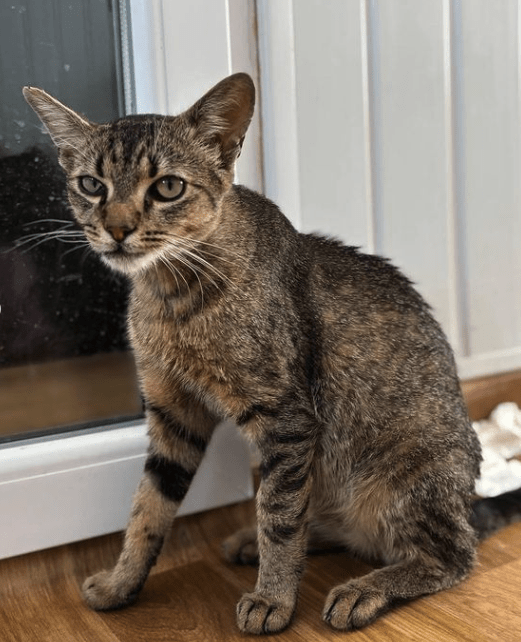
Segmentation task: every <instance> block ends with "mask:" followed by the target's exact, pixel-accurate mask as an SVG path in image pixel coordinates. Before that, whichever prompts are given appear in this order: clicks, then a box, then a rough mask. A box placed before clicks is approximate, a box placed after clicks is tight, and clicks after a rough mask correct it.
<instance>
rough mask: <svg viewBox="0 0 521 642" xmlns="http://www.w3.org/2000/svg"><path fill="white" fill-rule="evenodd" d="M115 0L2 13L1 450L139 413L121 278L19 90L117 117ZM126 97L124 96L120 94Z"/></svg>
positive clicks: (30, 3)
mask: <svg viewBox="0 0 521 642" xmlns="http://www.w3.org/2000/svg"><path fill="white" fill-rule="evenodd" d="M119 17H120V13H119V3H118V2H117V0H68V1H67V2H62V1H61V0H47V2H41V1H40V0H10V2H3V3H1V6H0V95H1V96H2V100H1V102H0V443H1V442H2V441H4V442H5V441H11V440H13V439H18V438H21V437H27V436H33V435H34V434H35V433H37V434H38V433H41V432H57V431H60V430H63V429H65V428H66V429H67V430H70V429H71V427H72V428H79V427H84V426H85V425H88V424H99V423H101V422H103V424H104V425H105V426H106V425H107V424H108V423H110V422H111V421H116V420H121V419H122V418H129V417H135V416H138V415H139V414H140V413H141V403H140V398H139V393H138V389H137V385H136V378H135V372H134V366H133V361H132V357H131V355H130V353H129V352H128V348H127V340H126V335H125V308H126V296H127V291H126V284H125V281H124V280H123V279H122V278H120V277H119V276H117V275H116V274H114V273H111V272H109V271H108V270H107V269H106V268H105V267H104V266H102V265H101V264H100V262H99V260H98V259H97V257H96V256H95V255H94V254H93V253H92V252H91V251H90V250H89V248H88V246H87V244H86V242H85V241H84V239H83V237H82V235H81V233H80V232H79V228H78V227H77V226H76V225H75V224H74V222H73V220H72V216H71V214H70V212H69V209H68V206H67V200H66V195H65V180H64V175H63V172H62V170H61V168H60V167H59V165H58V163H57V160H56V157H57V155H56V152H55V150H54V148H53V145H52V143H51V140H50V137H49V136H48V135H47V134H46V133H45V131H44V130H43V128H42V127H41V124H40V122H39V121H38V119H37V118H36V116H35V114H34V113H33V112H32V110H31V109H30V108H29V106H28V105H27V104H26V103H25V100H24V99H23V96H22V87H23V86H24V85H34V86H37V87H41V88H43V89H45V90H46V91H48V92H49V93H50V94H52V95H53V96H55V97H56V98H58V99H59V100H61V101H62V102H64V103H65V104H67V105H69V106H71V107H72V108H73V109H75V110H77V111H79V112H81V113H84V114H86V115H87V116H88V118H90V119H92V120H94V121H97V122H103V121H107V120H110V119H114V118H117V117H118V116H122V115H123V114H124V102H125V100H124V96H125V89H126V91H127V97H128V95H129V90H130V91H131V88H129V87H128V82H127V87H124V86H123V81H122V76H123V74H122V73H121V68H122V57H121V53H120V51H121V46H120V42H121V40H120V28H121V25H120V18H119ZM127 102H128V98H127Z"/></svg>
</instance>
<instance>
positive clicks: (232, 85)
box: [185, 73, 255, 169]
mask: <svg viewBox="0 0 521 642" xmlns="http://www.w3.org/2000/svg"><path fill="white" fill-rule="evenodd" d="M254 106H255V85H254V84H253V80H252V79H251V78H250V76H248V74H244V73H238V74H233V75H232V76H228V78H225V79H224V80H221V82H220V83H218V84H217V85H215V87H213V88H212V89H210V91H209V92H207V93H206V94H205V95H204V96H203V97H202V98H201V99H200V100H198V101H197V102H196V103H195V105H194V106H193V107H192V108H191V109H189V110H188V111H187V112H185V115H186V116H187V117H188V118H189V119H190V120H191V121H192V122H193V123H194V124H195V125H196V128H197V133H198V135H200V136H201V137H202V138H203V139H204V140H205V141H208V142H212V143H214V142H217V144H218V145H219V147H220V149H221V156H222V160H223V165H224V166H225V167H226V168H227V169H229V168H231V167H232V165H233V163H234V162H235V160H236V159H237V158H238V157H239V155H240V153H241V148H242V143H243V142H244V136H245V135H246V130H247V129H248V126H249V124H250V122H251V119H252V116H253V109H254Z"/></svg>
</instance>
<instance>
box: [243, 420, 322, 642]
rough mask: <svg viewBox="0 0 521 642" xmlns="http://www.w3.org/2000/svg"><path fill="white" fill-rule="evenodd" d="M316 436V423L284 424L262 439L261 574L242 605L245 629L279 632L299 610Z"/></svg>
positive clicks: (258, 522) (260, 443)
mask: <svg viewBox="0 0 521 642" xmlns="http://www.w3.org/2000/svg"><path fill="white" fill-rule="evenodd" d="M297 425H298V423H297ZM314 437H315V431H314V430H313V429H309V428H304V427H302V428H301V429H299V428H297V429H288V428H280V429H279V430H277V431H269V432H268V433H266V436H265V438H264V439H263V440H262V441H260V442H259V443H258V445H259V447H260V450H261V455H262V465H261V483H260V487H259V491H258V494H257V537H258V549H259V574H258V578H257V584H256V586H255V591H254V592H253V593H249V594H246V595H243V597H242V598H241V600H240V601H239V604H238V605H237V623H238V626H239V628H240V629H241V631H243V632H245V633H256V634H260V633H276V632H277V631H281V630H282V629H284V628H285V627H286V626H287V625H288V624H289V623H290V621H291V618H292V616H293V612H294V610H295V606H296V601H297V593H298V586H299V583H300V578H301V576H302V573H303V570H304V560H305V555H306V547H307V512H308V506H309V498H310V493H311V484H312V475H311V469H312V460H313V446H314Z"/></svg>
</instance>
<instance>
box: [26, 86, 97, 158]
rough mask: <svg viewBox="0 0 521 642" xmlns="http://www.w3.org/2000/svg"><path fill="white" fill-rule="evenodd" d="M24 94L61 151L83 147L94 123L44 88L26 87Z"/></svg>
mask: <svg viewBox="0 0 521 642" xmlns="http://www.w3.org/2000/svg"><path fill="white" fill-rule="evenodd" d="M23 94H24V97H25V100H26V101H27V102H28V103H29V105H30V106H31V107H32V108H33V109H34V111H35V112H36V115H37V116H38V118H39V119H40V120H41V121H42V123H43V124H44V125H45V128H46V129H47V131H48V132H49V134H50V135H51V138H52V140H53V142H54V144H55V145H56V147H58V149H59V150H60V151H65V150H66V149H69V150H70V149H71V148H72V149H76V150H81V149H82V147H83V145H84V144H85V136H86V135H87V134H88V132H89V131H92V128H93V127H95V125H94V124H93V123H90V122H89V121H88V120H87V119H86V118H84V117H83V116H80V115H79V114H77V113H76V112H75V111H73V110H72V109H69V107H66V106H65V105H63V104H62V103H61V102H60V101H59V100H56V98H53V97H52V96H50V95H49V94H48V93H46V92H45V91H43V89H37V88H36V87H24V88H23Z"/></svg>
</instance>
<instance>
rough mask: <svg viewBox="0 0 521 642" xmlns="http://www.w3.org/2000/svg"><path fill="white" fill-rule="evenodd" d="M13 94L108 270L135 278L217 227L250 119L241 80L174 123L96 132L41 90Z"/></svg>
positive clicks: (251, 92)
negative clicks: (40, 130)
mask: <svg viewBox="0 0 521 642" xmlns="http://www.w3.org/2000/svg"><path fill="white" fill-rule="evenodd" d="M23 92H24V96H25V98H26V100H27V102H28V103H29V104H30V105H31V107H32V108H33V109H34V111H35V112H36V114H37V115H38V117H39V118H40V120H41V121H42V122H43V124H44V125H45V127H46V128H47V130H48V132H49V134H50V135H51V137H52V140H53V141H54V143H55V145H56V146H57V148H58V151H59V161H60V164H61V166H62V167H63V169H64V170H65V172H66V174H67V181H68V194H69V201H70V203H71V206H72V209H73V212H74V215H75V217H76V219H77V221H78V223H79V224H80V225H81V227H82V228H83V230H84V232H85V235H86V237H87V239H88V240H89V242H90V244H91V246H92V247H93V249H94V250H95V251H96V252H97V253H98V254H100V256H101V257H102V258H103V259H104V261H105V262H106V263H107V264H109V265H110V266H111V267H113V268H115V269H117V270H120V271H123V272H126V273H127V274H132V273H136V272H139V271H141V270H145V269H147V268H149V267H151V266H153V265H154V264H155V263H156V262H157V261H159V260H161V257H164V256H171V255H172V253H174V254H175V250H176V245H177V249H178V250H181V248H182V245H183V244H185V246H186V244H187V243H192V242H195V243H197V241H204V240H205V239H206V238H208V237H209V236H210V235H211V233H212V232H213V231H214V230H215V229H216V228H217V226H218V225H219V221H220V216H221V203H222V200H223V197H224V196H225V194H226V192H227V191H228V190H229V189H230V187H231V185H232V182H233V172H234V165H235V161H236V159H237V157H238V156H239V154H240V150H241V146H242V142H243V140H244V136H245V133H246V130H247V128H248V125H249V123H250V120H251V118H252V115H253V108H254V103H255V89H254V86H253V82H252V80H251V78H250V77H249V76H248V75H247V74H242V73H241V74H234V75H233V76H229V77H228V78H225V79H224V80H222V81H221V82H220V83H218V84H217V85H216V86H215V87H213V88H212V89H211V90H210V91H209V92H208V93H207V94H205V95H204V96H203V97H202V98H201V99H200V100H198V101H197V102H196V103H195V105H193V106H192V107H191V108H190V109H188V110H187V111H185V112H184V113H182V114H181V115H179V116H155V115H142V116H128V117H125V118H121V119H119V120H116V121H114V122H111V123H105V124H96V123H92V122H90V121H89V120H87V119H86V118H85V117H84V116H81V115H80V114H77V113H76V112H74V111H73V110H72V109H70V108H69V107H66V106H65V105H63V104H62V103H60V102H59V101H58V100H56V99H55V98H53V97H52V96H50V95H49V94H47V93H46V92H45V91H43V90H41V89H36V88H34V87H25V88H24V90H23Z"/></svg>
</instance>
